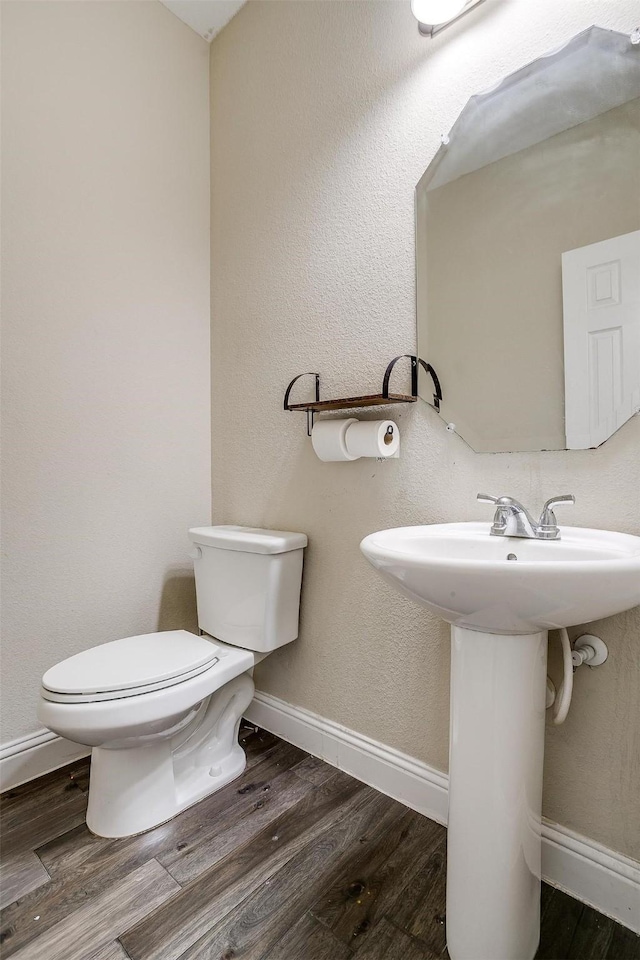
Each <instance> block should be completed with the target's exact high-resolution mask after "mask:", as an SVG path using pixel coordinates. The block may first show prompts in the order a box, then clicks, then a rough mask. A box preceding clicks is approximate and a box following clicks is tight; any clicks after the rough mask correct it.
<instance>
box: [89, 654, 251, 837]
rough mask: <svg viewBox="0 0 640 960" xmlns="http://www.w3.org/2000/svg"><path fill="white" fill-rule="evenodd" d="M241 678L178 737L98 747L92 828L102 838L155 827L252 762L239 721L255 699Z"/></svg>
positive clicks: (217, 695) (248, 683)
mask: <svg viewBox="0 0 640 960" xmlns="http://www.w3.org/2000/svg"><path fill="white" fill-rule="evenodd" d="M253 691H254V685H253V680H252V679H251V677H250V676H249V675H248V674H247V673H244V674H241V675H240V676H239V677H236V678H235V679H234V680H231V681H230V682H229V683H227V684H225V686H224V687H222V688H221V689H220V690H217V691H216V692H215V693H213V694H212V695H211V696H210V697H208V698H207V700H205V701H203V703H202V704H201V706H200V708H199V709H198V710H197V712H196V715H195V716H194V718H193V720H192V721H191V722H190V723H189V724H188V725H187V726H186V727H185V728H184V729H183V730H181V731H180V732H179V733H178V734H176V735H175V736H171V730H169V731H167V732H166V733H165V734H157V735H156V736H154V737H149V738H147V739H146V741H145V743H144V744H143V745H136V742H137V741H132V743H131V745H130V746H129V745H127V746H116V745H114V746H103V747H94V748H93V751H92V754H91V777H90V781H89V804H88V808H87V826H88V828H89V830H91V832H92V833H95V834H97V835H98V836H100V837H109V838H116V837H129V836H133V835H134V834H137V833H143V832H144V831H145V830H150V829H151V828H152V827H156V826H158V825H159V824H161V823H165V822H166V821H167V820H171V819H172V817H174V816H176V814H178V813H180V812H181V811H182V810H185V809H186V808H187V807H190V806H192V805H193V804H194V803H197V802H198V801H199V800H202V799H203V798H204V797H206V796H208V795H209V794H211V793H215V792H216V791H218V790H220V789H221V788H222V787H224V786H226V784H228V783H230V782H231V781H232V780H235V779H236V778H237V777H239V776H240V774H241V773H242V772H243V770H244V769H245V766H246V763H247V758H246V756H245V753H244V750H243V749H242V747H241V746H240V744H239V743H238V729H239V726H240V720H241V719H242V716H243V714H244V712H245V710H246V709H247V707H248V706H249V704H250V703H251V700H252V699H253Z"/></svg>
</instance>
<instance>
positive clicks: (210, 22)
mask: <svg viewBox="0 0 640 960" xmlns="http://www.w3.org/2000/svg"><path fill="white" fill-rule="evenodd" d="M160 2H161V3H163V4H164V5H165V7H167V9H168V10H171V12H172V13H175V15H176V17H179V19H180V20H182V22H183V23H186V24H187V26H189V27H191V29H192V30H195V32H196V33H199V34H200V36H201V37H204V39H205V40H208V41H209V42H211V40H213V38H214V37H215V36H216V34H217V33H220V31H221V30H222V28H223V27H224V26H226V24H227V23H229V20H231V17H233V16H234V15H235V14H236V13H237V12H238V10H239V9H240V7H241V6H242V5H243V4H244V2H245V0H160Z"/></svg>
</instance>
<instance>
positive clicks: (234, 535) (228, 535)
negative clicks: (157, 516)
mask: <svg viewBox="0 0 640 960" xmlns="http://www.w3.org/2000/svg"><path fill="white" fill-rule="evenodd" d="M189 538H190V539H191V541H192V542H193V543H202V544H206V545H208V546H210V547H218V548H219V549H220V550H239V551H241V552H242V553H288V552H289V551H290V550H300V549H302V547H306V545H307V542H308V541H307V536H306V534H304V533H291V532H288V531H286V530H261V529H259V528H258V527H238V526H233V525H223V526H219V527H192V528H191V530H189Z"/></svg>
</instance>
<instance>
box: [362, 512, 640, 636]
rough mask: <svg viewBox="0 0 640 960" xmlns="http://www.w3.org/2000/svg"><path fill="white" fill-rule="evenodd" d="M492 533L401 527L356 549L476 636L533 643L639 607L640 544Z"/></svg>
mask: <svg viewBox="0 0 640 960" xmlns="http://www.w3.org/2000/svg"><path fill="white" fill-rule="evenodd" d="M489 530H490V525H489V524H488V523H443V524H433V525H426V526H419V527H399V528H397V529H394V530H382V531H380V532H379V533H372V534H371V535H370V536H368V537H365V539H364V540H363V541H362V543H361V544H360V549H361V550H362V552H363V553H364V555H365V557H366V558H367V559H368V560H369V561H370V563H372V564H373V566H374V567H376V569H377V570H378V571H379V572H380V574H381V575H382V576H383V577H384V578H385V579H386V580H388V581H389V582H390V583H392V584H393V585H394V586H396V587H397V588H398V589H399V590H401V591H402V592H403V593H406V594H407V595H408V596H410V597H412V598H413V599H414V600H417V601H418V602H419V603H421V604H423V605H424V606H426V607H428V608H429V610H431V611H432V612H433V613H435V614H437V615H438V616H440V617H442V619H443V620H446V621H448V622H449V623H452V624H455V625H456V626H458V627H463V628H467V629H471V630H479V631H483V632H489V633H499V634H529V633H532V632H534V631H536V630H549V629H552V628H557V627H568V626H570V625H572V624H578V623H588V622H589V621H590V620H599V619H601V618H603V617H609V616H612V615H613V614H615V613H621V612H622V611H623V610H629V609H630V608H631V607H635V606H636V604H640V537H633V536H629V535H628V534H624V533H610V532H608V531H606V530H588V529H583V528H581V527H561V539H560V540H552V541H545V540H526V539H520V538H516V537H494V536H491V535H490V532H489ZM509 556H511V557H514V556H515V558H516V559H508V558H509Z"/></svg>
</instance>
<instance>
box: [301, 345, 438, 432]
mask: <svg viewBox="0 0 640 960" xmlns="http://www.w3.org/2000/svg"><path fill="white" fill-rule="evenodd" d="M403 359H406V360H410V361H411V393H410V394H406V393H390V392H389V382H390V379H391V373H392V372H393V368H394V367H395V365H396V363H397V362H398V360H403ZM420 367H422V368H423V369H424V370H425V372H426V373H428V374H429V375H430V377H431V379H432V380H433V387H434V393H433V406H434V407H435V409H436V410H438V411H439V410H440V402H441V400H442V388H441V386H440V380H439V379H438V375H437V374H436V371H435V370H434V369H433V367H432V366H431V364H430V363H426V361H424V360H423V359H422V358H421V357H416V356H414V355H413V354H411V353H401V354H400V355H399V356H397V357H394V358H393V360H392V361H391V362H390V363H389V364H388V365H387V369H386V370H385V372H384V376H383V378H382V390H381V392H380V393H373V394H367V395H364V396H358V397H342V398H340V399H336V400H321V399H320V374H319V373H311V372H309V373H299V374H298V376H297V377H294V378H293V380H292V381H291V383H290V384H289V386H288V387H287V389H286V390H285V394H284V409H285V410H300V411H304V412H305V413H306V415H307V436H309V437H310V436H311V431H312V430H313V421H314V417H315V415H316V414H317V413H323V412H325V411H330V410H350V409H356V408H358V407H363V408H364V407H382V406H386V405H387V404H395V403H415V402H416V400H417V399H418V370H419V368H420ZM302 377H314V378H315V400H307V401H306V402H305V403H290V402H289V397H290V396H291V391H292V389H293V387H294V385H295V384H296V383H297V382H298V380H300V379H302Z"/></svg>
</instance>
